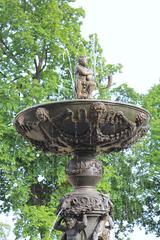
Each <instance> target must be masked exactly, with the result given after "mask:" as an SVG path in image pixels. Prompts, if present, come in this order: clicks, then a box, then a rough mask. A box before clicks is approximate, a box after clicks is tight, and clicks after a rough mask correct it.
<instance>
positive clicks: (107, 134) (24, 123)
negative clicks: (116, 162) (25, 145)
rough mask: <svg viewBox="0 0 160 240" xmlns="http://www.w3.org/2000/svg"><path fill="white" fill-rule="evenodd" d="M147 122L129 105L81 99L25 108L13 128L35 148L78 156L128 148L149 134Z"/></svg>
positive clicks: (146, 115) (144, 115) (145, 116)
mask: <svg viewBox="0 0 160 240" xmlns="http://www.w3.org/2000/svg"><path fill="white" fill-rule="evenodd" d="M149 119H150V114H149V113H148V112H147V111H146V110H144V109H142V108H140V107H137V106H134V105H131V104H125V103H120V102H111V101H104V100H83V99H82V100H71V101H61V102H51V103H45V104H39V105H36V106H33V107H31V108H27V109H25V110H23V111H21V112H20V113H18V115H17V116H16V120H15V126H16V129H17V131H18V132H19V133H20V134H21V135H23V136H24V137H25V138H26V139H28V140H29V141H30V142H31V143H32V144H33V145H34V146H35V147H36V148H37V149H41V150H43V151H45V152H53V153H56V154H71V153H75V154H78V155H80V154H83V153H85V154H86V153H100V152H106V153H109V152H112V151H120V150H121V149H125V148H128V147H129V146H130V145H131V144H133V143H135V142H136V141H137V140H138V139H139V138H141V137H142V136H144V135H145V133H146V132H147V131H148V122H149Z"/></svg>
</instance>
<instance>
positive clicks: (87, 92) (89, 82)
mask: <svg viewBox="0 0 160 240" xmlns="http://www.w3.org/2000/svg"><path fill="white" fill-rule="evenodd" d="M95 87H96V83H95V81H94V79H93V72H92V70H90V69H89V68H88V67H87V58H86V56H81V57H80V58H79V60H78V65H77V67H76V83H75V93H76V98H78V99H87V98H91V97H92V92H93V90H94V89H95Z"/></svg>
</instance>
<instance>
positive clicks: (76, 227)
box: [54, 214, 87, 240]
mask: <svg viewBox="0 0 160 240" xmlns="http://www.w3.org/2000/svg"><path fill="white" fill-rule="evenodd" d="M62 221H64V225H63V224H62V223H61V222H62ZM86 227H87V216H86V215H85V214H83V219H82V221H78V220H77V219H76V218H75V217H65V218H63V217H60V218H59V220H58V221H57V222H56V223H55V225H54V229H55V230H58V231H62V232H64V233H63V235H62V240H82V239H83V240H87V237H86V233H85V230H84V229H85V228H86Z"/></svg>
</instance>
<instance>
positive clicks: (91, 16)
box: [74, 0, 160, 92]
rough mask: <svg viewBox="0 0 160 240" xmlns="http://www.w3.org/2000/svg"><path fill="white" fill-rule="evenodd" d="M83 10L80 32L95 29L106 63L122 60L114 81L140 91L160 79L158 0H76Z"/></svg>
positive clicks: (87, 33) (88, 31)
mask: <svg viewBox="0 0 160 240" xmlns="http://www.w3.org/2000/svg"><path fill="white" fill-rule="evenodd" d="M74 5H76V6H82V7H83V8H84V9H85V11H86V17H85V19H84V21H83V27H82V33H83V35H84V36H85V37H86V38H87V36H88V35H89V34H91V33H97V34H98V37H99V40H100V44H101V46H102V48H103V50H104V55H105V57H106V59H107V61H108V62H109V63H121V64H122V65H123V73H122V74H119V75H117V76H116V77H115V81H116V82H117V84H121V83H122V82H123V83H124V82H127V83H128V85H129V86H131V87H133V88H135V89H136V90H137V91H139V92H145V91H147V90H148V89H149V88H150V87H151V86H153V84H157V83H158V82H159V79H160V28H159V23H160V14H159V9H160V1H159V0H140V1H139V0H121V1H118V0H85V1H84V0H77V1H76V4H74Z"/></svg>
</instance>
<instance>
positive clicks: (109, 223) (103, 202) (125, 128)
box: [15, 57, 150, 240]
mask: <svg viewBox="0 0 160 240" xmlns="http://www.w3.org/2000/svg"><path fill="white" fill-rule="evenodd" d="M86 64H87V62H86V57H80V59H79V62H78V65H77V68H76V82H75V95H76V96H75V98H76V100H71V101H61V102H51V103H45V104H40V105H36V106H33V107H31V108H28V109H25V110H23V111H21V112H20V113H18V115H17V117H16V120H15V126H16V129H17V131H18V132H19V133H20V134H22V135H23V136H24V137H25V138H26V139H28V140H29V141H30V142H31V144H32V145H34V146H35V147H36V148H37V149H41V150H43V151H45V152H52V153H54V154H61V155H63V154H68V155H73V159H72V160H71V161H69V163H68V165H67V167H66V174H67V175H68V180H69V182H70V184H71V185H72V186H73V192H71V193H69V194H67V195H66V196H64V197H63V198H62V199H61V200H60V206H59V209H58V216H59V218H58V220H57V222H56V223H55V225H54V228H55V229H56V230H59V231H62V232H63V235H62V239H66V240H73V239H76V240H77V239H79V240H82V239H86V240H87V239H88V240H89V239H90V240H91V239H93V240H98V239H102V240H109V239H110V236H109V235H110V229H112V228H113V220H112V202H111V200H110V198H109V197H108V195H106V194H103V193H100V192H98V191H97V190H96V184H97V182H98V181H99V180H100V179H101V177H102V172H103V170H102V164H101V162H100V161H97V160H96V155H97V154H100V153H106V154H107V153H110V152H113V151H120V150H122V149H126V148H128V147H129V146H130V145H131V144H133V143H135V142H136V141H137V140H138V139H139V138H141V137H142V136H144V135H145V134H146V132H147V130H148V122H149V119H150V115H149V113H148V112H147V111H146V110H145V109H142V108H140V107H137V106H134V105H131V104H124V103H120V102H111V101H106V100H93V99H91V97H92V92H93V90H94V89H95V85H96V84H95V81H94V79H93V73H92V71H91V70H90V69H88V68H87V65H86Z"/></svg>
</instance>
